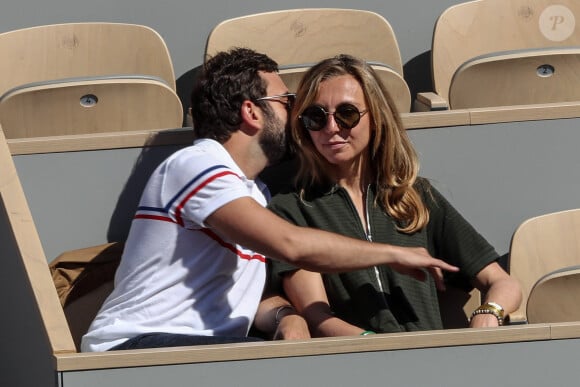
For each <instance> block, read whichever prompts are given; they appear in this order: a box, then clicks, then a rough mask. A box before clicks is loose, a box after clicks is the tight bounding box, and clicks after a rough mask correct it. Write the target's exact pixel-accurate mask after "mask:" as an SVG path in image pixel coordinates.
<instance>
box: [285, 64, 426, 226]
mask: <svg viewBox="0 0 580 387" xmlns="http://www.w3.org/2000/svg"><path fill="white" fill-rule="evenodd" d="M341 75H351V76H352V77H353V78H354V79H356V80H357V81H358V83H359V84H360V85H361V88H362V90H363V93H364V97H365V102H366V104H367V109H368V114H369V119H370V128H371V129H370V130H371V135H370V140H369V146H368V148H367V149H368V152H369V155H368V160H369V164H368V165H369V167H370V168H372V171H371V172H372V174H371V176H372V178H373V179H374V183H375V185H376V187H377V195H376V201H375V204H378V205H380V206H381V207H382V208H383V210H384V211H386V212H387V213H388V214H389V215H391V216H392V217H393V218H395V219H396V220H397V221H398V224H399V226H398V229H399V230H400V231H402V232H405V233H413V232H416V231H419V230H421V229H422V228H423V227H425V225H426V224H427V222H428V221H429V211H428V210H427V208H426V206H425V204H424V202H423V200H422V198H421V195H420V194H419V192H417V190H416V188H415V182H416V181H417V174H418V171H419V160H418V157H417V153H416V152H415V149H414V148H413V145H412V144H411V141H410V140H409V137H408V136H407V132H406V130H405V128H404V127H403V124H402V122H401V119H400V117H399V113H398V112H397V109H396V107H395V104H394V102H393V100H392V98H391V96H390V94H389V93H388V91H387V90H386V88H385V86H384V85H383V84H382V82H381V81H380V80H379V79H378V77H377V75H376V73H375V72H374V70H373V69H372V67H370V65H368V64H367V63H366V62H365V61H363V60H361V59H358V58H355V57H353V56H350V55H338V56H336V57H333V58H328V59H325V60H322V61H321V62H319V63H317V64H316V65H314V66H312V67H311V68H310V69H309V70H308V71H307V72H306V73H305V74H304V76H303V78H302V80H301V82H300V84H299V86H298V90H297V99H296V104H295V107H294V109H293V111H292V115H291V132H292V138H293V140H294V142H295V145H296V147H297V149H296V151H297V153H298V157H299V160H300V167H299V171H298V174H297V177H296V180H297V181H296V182H297V187H298V188H299V189H300V193H301V196H302V197H303V196H304V193H305V190H306V188H307V187H309V186H311V185H315V184H324V183H328V182H329V181H331V176H332V175H331V173H330V171H331V168H332V165H331V164H330V163H328V161H326V159H325V158H324V157H323V156H322V155H321V154H320V153H319V152H318V151H317V150H316V147H315V146H314V144H313V142H312V139H311V137H310V135H309V133H308V131H307V130H306V129H304V128H303V127H302V125H301V123H300V121H299V116H300V114H301V113H302V112H303V111H304V110H305V109H306V108H307V107H308V106H310V105H311V104H312V103H313V101H314V100H315V98H316V96H317V94H318V92H319V88H320V84H321V83H322V82H324V81H325V80H328V79H330V78H333V77H337V76H341Z"/></svg>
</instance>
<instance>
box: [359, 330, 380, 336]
mask: <svg viewBox="0 0 580 387" xmlns="http://www.w3.org/2000/svg"><path fill="white" fill-rule="evenodd" d="M376 333H377V332H373V331H364V332H362V333H361V334H360V335H361V336H368V335H375V334H376Z"/></svg>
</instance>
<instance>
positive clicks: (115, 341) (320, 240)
mask: <svg viewBox="0 0 580 387" xmlns="http://www.w3.org/2000/svg"><path fill="white" fill-rule="evenodd" d="M277 71H278V68H277V64H276V62H274V61H273V60H272V59H270V58H269V57H267V56H266V55H263V54H259V53H256V52H254V51H252V50H249V49H243V48H238V49H234V50H231V51H229V52H223V53H219V54H217V55H216V56H215V57H213V58H211V59H210V60H208V61H207V62H206V64H205V66H204V69H203V74H202V75H201V78H200V80H199V81H198V84H197V86H196V88H195V90H194V92H193V94H192V116H193V123H194V127H195V134H196V138H197V140H196V141H195V142H194V145H193V146H190V147H188V148H185V149H182V150H180V151H178V152H176V153H174V154H173V155H171V156H170V157H169V158H168V159H167V160H165V161H164V162H163V163H162V164H161V165H160V166H159V167H158V168H157V169H156V171H155V172H154V173H153V174H152V176H151V178H150V180H149V182H148V184H147V186H146V187H145V190H144V193H143V196H142V198H141V202H140V205H139V208H138V210H137V214H136V215H135V218H134V220H133V223H132V225H131V230H130V232H129V236H128V239H127V242H126V245H125V251H124V254H123V257H122V260H121V263H120V266H119V269H118V270H117V273H116V278H115V289H114V290H113V292H112V293H111V295H110V296H109V297H108V298H107V300H106V301H105V303H104V305H103V307H102V308H101V310H100V312H99V313H98V315H97V317H96V318H95V320H94V321H93V324H92V325H91V327H90V329H89V332H88V333H87V334H86V335H85V336H84V337H83V342H82V350H83V351H104V350H109V349H130V348H147V347H160V346H176V345H196V344H209V343H226V342H235V341H246V340H252V339H251V338H248V337H247V334H248V330H249V328H250V326H251V325H252V322H253V321H254V317H255V315H256V312H258V315H257V316H256V323H258V325H264V324H266V325H267V323H265V322H264V320H270V321H271V319H272V318H273V319H274V320H275V322H276V324H280V325H281V323H282V317H284V316H288V315H289V316H292V317H297V316H295V315H294V314H293V313H292V311H291V309H289V308H287V304H286V303H285V301H284V300H283V299H280V298H279V297H278V298H276V297H274V298H267V299H265V301H264V302H263V303H262V306H261V307H260V309H258V306H259V303H260V299H261V296H262V292H263V289H264V283H265V276H266V258H265V257H269V258H272V259H279V260H282V261H285V262H289V263H292V264H294V265H297V266H299V267H302V268H305V269H309V270H317V271H324V272H336V271H344V270H352V269H358V268H363V267H369V266H374V265H379V264H388V265H391V267H393V268H394V269H395V270H398V271H400V272H402V273H405V274H410V275H414V276H416V277H419V278H424V276H425V272H424V270H423V268H427V269H431V270H433V271H437V270H439V269H443V270H452V271H456V270H457V268H455V267H453V266H450V265H448V264H446V263H445V262H443V261H441V260H438V259H434V258H432V257H430V256H429V255H428V253H427V252H426V250H425V249H421V248H401V247H396V246H390V245H384V244H383V245H381V244H372V243H368V242H363V241H360V240H355V239H350V238H346V237H341V236H338V235H335V234H331V233H327V232H323V231H319V230H314V229H308V228H301V227H296V226H294V225H291V224H290V223H288V222H286V221H284V220H282V219H281V218H279V217H277V216H276V215H274V214H273V213H271V212H270V211H268V210H267V209H265V208H264V207H265V205H266V203H267V199H268V196H269V195H268V193H267V189H266V187H265V186H264V185H263V184H262V183H261V182H260V181H259V180H256V178H257V176H258V174H259V173H260V172H261V171H262V170H263V169H264V168H265V167H266V166H268V165H271V164H274V163H276V162H277V161H279V160H280V159H281V158H282V157H283V156H284V155H285V153H286V150H287V139H286V133H287V130H286V125H287V122H288V115H289V112H290V109H291V104H292V101H293V99H294V98H293V97H294V96H293V95H292V94H289V93H288V90H287V88H286V86H285V84H284V82H283V81H282V79H281V78H280V77H279V75H278V74H277ZM273 311H275V312H273ZM266 315H268V316H270V319H268V318H266V317H264V316H266ZM284 319H285V318H284ZM298 324H299V323H298ZM282 336H285V335H284V334H283V333H282Z"/></svg>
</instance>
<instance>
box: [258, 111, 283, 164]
mask: <svg viewBox="0 0 580 387" xmlns="http://www.w3.org/2000/svg"><path fill="white" fill-rule="evenodd" d="M264 117H265V124H264V130H263V131H262V133H261V134H260V147H261V148H262V152H264V155H266V158H267V159H268V165H275V164H277V163H279V162H280V161H282V160H284V159H285V158H286V157H287V155H288V153H289V152H288V151H289V145H288V135H287V134H288V128H287V124H285V123H284V121H282V120H281V119H280V118H279V117H277V116H276V115H275V114H274V112H273V111H272V110H270V109H268V110H266V111H265V114H264Z"/></svg>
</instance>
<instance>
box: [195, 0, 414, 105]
mask: <svg viewBox="0 0 580 387" xmlns="http://www.w3.org/2000/svg"><path fill="white" fill-rule="evenodd" d="M232 47H248V48H252V49H254V50H256V51H258V52H262V53H265V54H267V55H269V56H270V57H271V58H272V59H274V60H275V61H276V62H278V64H279V65H280V76H281V77H282V79H284V81H285V82H286V84H287V85H288V88H289V89H290V90H291V91H295V90H296V87H297V85H298V82H299V80H300V79H301V77H302V74H303V73H304V72H305V71H306V70H307V69H308V68H310V66H312V65H313V64H314V63H316V62H318V61H320V60H322V59H325V58H328V57H331V56H335V55H337V54H343V53H344V54H350V55H354V56H357V57H359V58H361V59H364V60H366V61H368V62H369V63H371V65H372V67H373V68H374V69H375V71H376V72H377V74H378V75H379V77H380V78H381V79H382V81H383V82H384V83H385V85H386V86H387V88H388V89H389V91H390V92H391V94H392V96H393V98H394V100H395V103H396V104H397V108H398V109H399V111H400V112H409V110H410V106H411V96H410V91H409V88H408V86H407V83H406V82H405V80H404V78H403V66H402V62H401V54H400V52H399V46H398V44H397V40H396V38H395V34H394V32H393V29H392V28H391V26H390V24H389V23H388V21H387V20H386V19H385V18H383V17H382V16H380V15H379V14H377V13H374V12H369V11H363V10H355V9H335V8H311V9H289V10H283V11H274V12H265V13H258V14H254V15H247V16H242V17H238V18H234V19H229V20H225V21H223V22H221V23H220V24H218V25H217V26H216V27H215V28H214V29H213V30H212V31H211V33H210V35H209V37H208V40H207V45H206V57H207V56H212V55H214V54H215V53H217V52H219V51H224V50H228V49H230V48H232Z"/></svg>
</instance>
